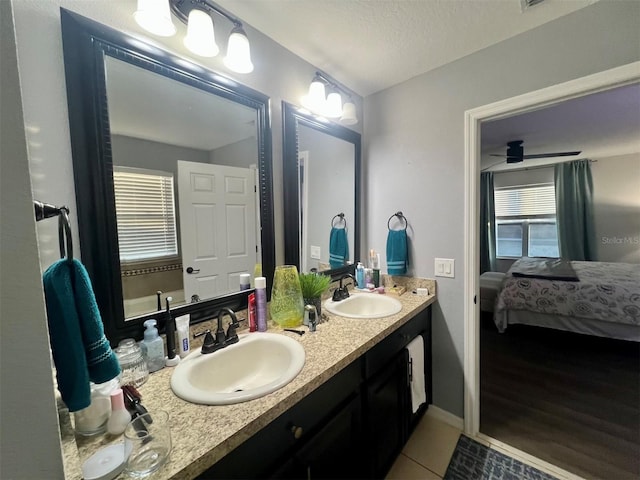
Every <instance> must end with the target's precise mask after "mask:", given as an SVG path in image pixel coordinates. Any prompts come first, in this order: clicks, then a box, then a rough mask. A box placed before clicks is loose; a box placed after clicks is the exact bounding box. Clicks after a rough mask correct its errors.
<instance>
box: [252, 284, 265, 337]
mask: <svg viewBox="0 0 640 480" xmlns="http://www.w3.org/2000/svg"><path fill="white" fill-rule="evenodd" d="M255 282H256V291H255V294H256V314H257V315H256V317H257V323H258V331H259V332H266V331H267V279H266V278H265V277H257V278H256V279H255Z"/></svg>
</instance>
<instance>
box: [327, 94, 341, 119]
mask: <svg viewBox="0 0 640 480" xmlns="http://www.w3.org/2000/svg"><path fill="white" fill-rule="evenodd" d="M324 114H325V116H327V117H329V118H337V117H339V116H341V115H342V97H341V96H340V94H339V93H338V92H336V91H333V92H331V93H330V94H329V96H328V97H327V104H326V108H325V113H324Z"/></svg>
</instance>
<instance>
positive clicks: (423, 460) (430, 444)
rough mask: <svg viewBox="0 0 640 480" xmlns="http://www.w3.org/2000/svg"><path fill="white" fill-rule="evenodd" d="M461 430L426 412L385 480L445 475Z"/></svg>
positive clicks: (431, 479) (422, 479) (431, 478)
mask: <svg viewBox="0 0 640 480" xmlns="http://www.w3.org/2000/svg"><path fill="white" fill-rule="evenodd" d="M461 433H462V432H461V430H458V429H457V428H455V427H452V426H451V425H449V424H447V423H445V422H443V421H442V420H439V419H437V418H435V417H433V416H430V415H425V416H424V417H422V420H420V423H419V424H418V425H417V426H416V428H415V430H414V431H413V434H412V435H411V437H410V438H409V441H408V442H407V444H406V445H405V446H404V448H403V449H402V453H401V454H400V455H399V456H398V458H397V460H396V462H395V463H394V464H393V466H392V467H391V470H390V471H389V473H388V474H387V477H386V480H438V479H441V478H442V477H444V474H445V472H446V471H447V466H448V465H449V460H450V459H451V455H452V454H453V451H454V450H455V448H456V443H457V442H458V437H459V436H460V434H461Z"/></svg>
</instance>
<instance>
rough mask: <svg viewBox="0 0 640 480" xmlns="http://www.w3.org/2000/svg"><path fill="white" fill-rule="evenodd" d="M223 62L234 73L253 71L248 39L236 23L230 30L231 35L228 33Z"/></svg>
mask: <svg viewBox="0 0 640 480" xmlns="http://www.w3.org/2000/svg"><path fill="white" fill-rule="evenodd" d="M224 64H225V65H226V66H227V68H229V69H230V70H232V71H234V72H236V73H250V72H252V71H253V63H251V47H250V45H249V39H248V38H247V34H246V33H244V30H243V29H242V27H241V26H239V25H236V26H235V27H234V28H233V30H231V35H229V43H228V44H227V56H226V57H224Z"/></svg>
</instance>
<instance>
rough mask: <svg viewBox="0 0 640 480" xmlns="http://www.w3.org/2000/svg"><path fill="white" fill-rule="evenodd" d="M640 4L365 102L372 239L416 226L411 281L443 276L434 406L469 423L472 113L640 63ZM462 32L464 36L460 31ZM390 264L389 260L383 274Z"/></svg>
mask: <svg viewBox="0 0 640 480" xmlns="http://www.w3.org/2000/svg"><path fill="white" fill-rule="evenodd" d="M639 19H640V2H636V1H616V2H605V1H601V2H598V3H596V4H594V5H591V6H589V7H586V8H584V9H582V10H579V11H578V12H575V13H573V14H570V15H567V16H565V17H562V18H560V19H558V20H556V21H553V22H550V23H548V24H545V25H542V26H540V27H538V28H536V29H534V30H532V31H529V32H527V33H524V34H521V35H519V36H516V37H514V38H511V39H509V40H507V41H504V42H502V43H500V44H498V45H495V46H492V47H489V48H486V49H484V50H482V51H480V52H478V53H475V54H473V55H469V56H467V57H465V58H462V59H460V60H459V61H456V62H453V63H450V64H448V65H445V66H443V67H441V68H439V69H437V70H434V71H432V72H429V73H426V74H424V75H420V76H418V77H415V78H413V79H411V80H408V81H407V82H404V83H402V84H400V85H397V86H395V87H392V88H389V89H387V90H384V91H382V92H379V93H377V94H374V95H371V96H369V97H367V98H366V99H365V133H364V158H365V163H364V165H365V178H364V182H363V183H364V185H365V201H364V208H365V210H366V212H365V218H366V222H365V230H364V231H365V238H364V244H363V246H366V248H375V249H376V250H379V251H381V252H383V253H384V247H385V243H386V234H387V227H386V222H387V218H388V217H389V215H391V214H392V213H393V212H395V211H397V210H401V211H402V212H403V213H404V214H405V216H406V217H407V219H408V220H409V222H410V224H411V225H412V227H413V233H412V237H413V238H412V244H413V249H412V255H413V258H412V267H411V269H412V273H414V274H416V275H419V276H424V277H433V276H434V268H433V263H434V257H445V258H454V259H456V260H457V261H456V264H455V265H456V270H455V278H452V279H450V278H441V277H438V278H437V280H438V302H437V304H436V305H435V306H434V316H433V335H434V336H433V365H434V372H433V390H434V404H435V405H436V406H438V407H440V408H442V409H444V410H447V411H449V412H451V413H453V414H454V415H457V416H460V417H462V415H463V403H464V401H463V392H464V388H463V386H464V383H463V381H464V379H463V359H464V352H463V348H464V318H463V316H464V310H463V303H464V302H463V301H462V295H463V288H464V275H465V266H464V264H463V258H464V245H465V243H464V242H465V239H464V165H465V164H464V161H465V159H464V112H465V111H466V110H468V109H471V108H475V107H479V106H482V105H486V104H489V103H492V102H495V101H498V100H502V99H505V98H510V97H512V96H515V95H519V94H522V93H526V92H529V91H532V90H537V89H540V88H543V87H547V86H550V85H554V84H557V83H560V82H564V81H568V80H571V79H575V78H579V77H583V76H585V75H589V74H592V73H596V72H599V71H603V70H607V69H609V68H613V67H616V66H619V65H623V64H627V63H630V62H633V61H637V60H639V59H640V29H638V20H639ZM460 34H464V32H460ZM385 267H386V261H383V268H385Z"/></svg>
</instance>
